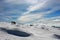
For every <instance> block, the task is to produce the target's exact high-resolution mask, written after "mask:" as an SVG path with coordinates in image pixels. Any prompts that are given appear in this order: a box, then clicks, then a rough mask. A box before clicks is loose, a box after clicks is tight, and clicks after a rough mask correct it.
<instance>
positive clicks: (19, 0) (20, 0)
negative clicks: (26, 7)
mask: <svg viewBox="0 0 60 40" xmlns="http://www.w3.org/2000/svg"><path fill="white" fill-rule="evenodd" d="M5 2H6V3H10V4H24V3H26V2H25V1H24V0H5Z"/></svg>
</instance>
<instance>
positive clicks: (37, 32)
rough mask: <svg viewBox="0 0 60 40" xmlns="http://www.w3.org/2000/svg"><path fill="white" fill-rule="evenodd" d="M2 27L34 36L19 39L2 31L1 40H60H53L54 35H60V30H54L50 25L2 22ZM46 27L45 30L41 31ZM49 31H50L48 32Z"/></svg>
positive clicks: (0, 32) (0, 23)
mask: <svg viewBox="0 0 60 40" xmlns="http://www.w3.org/2000/svg"><path fill="white" fill-rule="evenodd" d="M0 27H2V28H6V29H10V30H21V31H24V32H27V33H30V34H32V35H31V36H29V37H18V36H14V35H10V34H7V33H6V32H4V31H2V30H0V40H60V39H56V38H53V34H59V35H60V30H58V29H57V28H53V27H51V26H48V25H45V24H44V25H43V24H41V25H33V26H29V25H26V24H25V25H21V24H20V25H18V26H17V25H12V24H10V23H7V22H0ZM42 27H44V29H41V28H42ZM47 29H48V30H47Z"/></svg>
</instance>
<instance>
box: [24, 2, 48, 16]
mask: <svg viewBox="0 0 60 40" xmlns="http://www.w3.org/2000/svg"><path fill="white" fill-rule="evenodd" d="M46 2H47V1H43V2H42V3H37V4H35V5H31V6H29V7H28V8H27V10H28V11H27V12H25V13H24V15H25V14H29V13H30V12H32V11H35V10H38V9H42V8H43V7H44V5H46Z"/></svg>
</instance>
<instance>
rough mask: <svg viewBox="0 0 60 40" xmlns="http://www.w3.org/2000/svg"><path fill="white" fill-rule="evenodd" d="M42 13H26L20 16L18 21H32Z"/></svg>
mask: <svg viewBox="0 0 60 40" xmlns="http://www.w3.org/2000/svg"><path fill="white" fill-rule="evenodd" d="M42 15H43V14H28V15H25V16H21V17H20V18H18V21H20V22H23V23H25V22H30V21H33V20H34V19H39V18H40V17H42Z"/></svg>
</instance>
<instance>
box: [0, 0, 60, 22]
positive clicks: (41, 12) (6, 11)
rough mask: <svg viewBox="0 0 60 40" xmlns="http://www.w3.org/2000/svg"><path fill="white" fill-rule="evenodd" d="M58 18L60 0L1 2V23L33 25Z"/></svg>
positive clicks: (13, 0)
mask: <svg viewBox="0 0 60 40" xmlns="http://www.w3.org/2000/svg"><path fill="white" fill-rule="evenodd" d="M55 17H57V18H55ZM58 17H59V18H60V0H0V22H3V21H6V22H10V21H18V22H20V23H29V22H30V23H31V22H33V21H35V20H41V19H48V18H49V20H50V19H51V18H53V19H54V18H55V19H58ZM59 20H60V19H59Z"/></svg>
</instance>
